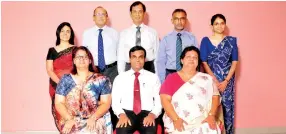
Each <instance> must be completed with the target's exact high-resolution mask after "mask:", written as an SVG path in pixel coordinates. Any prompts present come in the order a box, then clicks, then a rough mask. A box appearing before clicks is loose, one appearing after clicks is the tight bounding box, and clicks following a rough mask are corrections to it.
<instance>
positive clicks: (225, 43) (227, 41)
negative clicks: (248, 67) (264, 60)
mask: <svg viewBox="0 0 286 134" xmlns="http://www.w3.org/2000/svg"><path fill="white" fill-rule="evenodd" d="M211 27H212V30H213V35H212V36H210V37H204V38H203V39H202V42H201V47H200V51H201V59H202V61H203V66H204V69H205V71H206V72H207V73H208V74H209V75H211V76H212V77H213V79H214V81H215V83H216V85H217V87H218V89H219V91H220V94H221V97H222V107H223V114H224V124H225V130H226V134H233V133H234V126H233V125H234V93H235V88H234V82H235V69H236V66H237V63H238V48H237V41H236V38H235V37H232V36H226V35H225V34H224V31H225V27H226V19H225V17H224V16H223V15H222V14H216V15H214V16H213V17H212V19H211Z"/></svg>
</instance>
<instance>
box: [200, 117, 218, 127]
mask: <svg viewBox="0 0 286 134" xmlns="http://www.w3.org/2000/svg"><path fill="white" fill-rule="evenodd" d="M205 122H207V123H208V124H209V127H210V129H212V130H216V122H215V116H213V115H209V116H208V117H207V118H206V119H205V120H203V122H202V123H205Z"/></svg>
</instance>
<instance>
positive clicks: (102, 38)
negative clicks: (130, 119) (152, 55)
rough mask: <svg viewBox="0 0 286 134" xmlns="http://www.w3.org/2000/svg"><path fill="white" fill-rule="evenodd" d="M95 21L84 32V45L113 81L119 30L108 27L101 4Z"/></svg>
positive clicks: (96, 63) (112, 119)
mask: <svg viewBox="0 0 286 134" xmlns="http://www.w3.org/2000/svg"><path fill="white" fill-rule="evenodd" d="M93 21H94V22H95V25H94V26H93V27H91V28H89V29H87V30H85V31H84V33H83V46H86V47H87V48H88V49H89V50H90V52H91V53H92V56H93V59H94V64H95V66H96V68H97V69H98V71H99V72H100V73H101V74H103V75H105V76H107V77H108V78H109V79H110V81H111V83H113V80H114V78H115V77H116V76H117V75H118V71H117V44H118V38H119V37H118V36H119V34H118V32H117V31H116V30H114V29H113V28H111V27H108V26H107V25H106V24H107V21H108V13H107V11H106V10H105V9H104V8H103V7H101V6H99V7H97V8H95V9H94V12H93ZM109 112H110V114H111V122H112V125H113V129H115V125H116V122H117V117H116V116H115V115H114V113H113V110H112V108H110V109H109Z"/></svg>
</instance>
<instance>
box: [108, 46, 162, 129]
mask: <svg viewBox="0 0 286 134" xmlns="http://www.w3.org/2000/svg"><path fill="white" fill-rule="evenodd" d="M145 58H146V50H145V49H144V48H143V47H141V46H134V47H132V48H131V49H130V51H129V59H130V64H131V69H130V70H128V71H126V72H122V73H120V74H119V75H118V76H117V77H116V78H115V80H114V83H113V89H112V109H113V110H114V113H115V115H117V117H118V118H119V121H118V122H117V125H116V133H117V134H133V133H134V132H135V131H139V132H140V134H156V131H157V130H156V128H157V127H156V126H157V124H156V121H155V119H156V118H157V117H158V116H159V115H160V114H161V110H162V105H161V101H160V96H159V90H160V86H161V84H160V80H159V78H158V76H157V75H156V74H154V73H152V72H149V71H147V70H145V69H143V66H144V62H145Z"/></svg>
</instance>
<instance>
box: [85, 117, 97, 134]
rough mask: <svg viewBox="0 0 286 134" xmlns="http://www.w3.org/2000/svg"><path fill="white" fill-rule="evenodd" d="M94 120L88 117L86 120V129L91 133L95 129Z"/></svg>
mask: <svg viewBox="0 0 286 134" xmlns="http://www.w3.org/2000/svg"><path fill="white" fill-rule="evenodd" d="M96 120H97V119H96V118H93V117H90V118H88V119H87V123H86V128H87V129H88V130H89V131H90V132H93V131H95V128H96Z"/></svg>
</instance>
